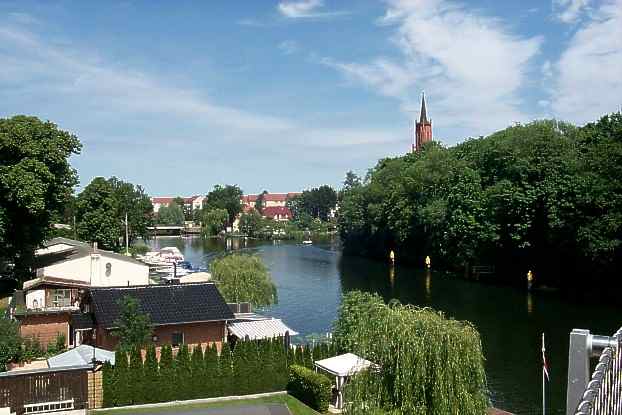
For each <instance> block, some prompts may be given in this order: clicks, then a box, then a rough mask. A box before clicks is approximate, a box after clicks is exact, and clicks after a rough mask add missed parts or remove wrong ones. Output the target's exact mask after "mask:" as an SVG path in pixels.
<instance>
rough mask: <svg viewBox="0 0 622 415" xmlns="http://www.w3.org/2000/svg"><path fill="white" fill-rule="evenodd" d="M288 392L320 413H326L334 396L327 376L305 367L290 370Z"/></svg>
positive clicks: (296, 366) (294, 366) (291, 367)
mask: <svg viewBox="0 0 622 415" xmlns="http://www.w3.org/2000/svg"><path fill="white" fill-rule="evenodd" d="M289 370H290V373H289V383H288V384H287V391H288V392H289V393H290V394H291V395H292V396H294V397H296V398H298V399H300V401H302V402H303V403H305V404H307V405H309V406H310V407H311V408H313V409H315V410H316V411H318V412H326V411H327V410H328V405H329V403H330V399H331V396H332V391H331V387H332V385H331V382H330V379H328V378H327V377H326V376H324V375H322V374H320V373H316V372H314V371H313V370H311V369H308V368H306V367H303V366H298V365H292V366H290V368H289Z"/></svg>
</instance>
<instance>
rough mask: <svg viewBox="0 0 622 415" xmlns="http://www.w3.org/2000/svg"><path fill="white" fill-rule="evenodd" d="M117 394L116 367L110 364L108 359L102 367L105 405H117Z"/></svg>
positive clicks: (107, 406)
mask: <svg viewBox="0 0 622 415" xmlns="http://www.w3.org/2000/svg"><path fill="white" fill-rule="evenodd" d="M116 396H117V393H116V390H115V376H114V367H113V366H112V365H111V364H110V362H108V361H106V362H104V367H103V368H102V400H103V403H102V405H103V407H104V408H110V407H111V406H115V402H116V401H115V400H116Z"/></svg>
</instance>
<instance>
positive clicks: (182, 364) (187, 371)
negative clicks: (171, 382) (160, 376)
mask: <svg viewBox="0 0 622 415" xmlns="http://www.w3.org/2000/svg"><path fill="white" fill-rule="evenodd" d="M175 386H176V388H177V391H176V392H177V393H176V395H175V396H176V398H177V399H179V400H186V399H192V393H193V387H192V366H191V364H190V353H189V352H188V345H187V344H182V345H181V346H180V347H179V351H178V352H177V356H175Z"/></svg>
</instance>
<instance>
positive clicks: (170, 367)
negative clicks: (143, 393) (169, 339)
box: [157, 344, 178, 402]
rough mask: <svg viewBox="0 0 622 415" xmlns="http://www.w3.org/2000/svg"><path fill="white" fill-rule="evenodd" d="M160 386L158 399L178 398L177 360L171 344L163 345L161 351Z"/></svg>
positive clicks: (165, 400) (167, 400) (166, 400)
mask: <svg viewBox="0 0 622 415" xmlns="http://www.w3.org/2000/svg"><path fill="white" fill-rule="evenodd" d="M159 380H160V386H159V388H158V394H157V396H158V401H159V402H169V401H173V400H175V399H176V393H177V392H176V390H177V387H178V386H177V385H176V384H175V361H174V359H173V349H172V348H171V346H170V345H169V344H165V345H164V346H162V349H161V351H160V376H159Z"/></svg>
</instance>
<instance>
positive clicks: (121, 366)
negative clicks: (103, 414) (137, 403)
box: [114, 350, 132, 406]
mask: <svg viewBox="0 0 622 415" xmlns="http://www.w3.org/2000/svg"><path fill="white" fill-rule="evenodd" d="M114 378H115V388H114V391H115V394H116V401H115V404H116V406H125V405H131V404H132V391H131V388H129V387H128V384H129V382H130V374H129V368H128V361H127V353H125V352H124V351H122V350H117V351H116V352H115V355H114Z"/></svg>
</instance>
